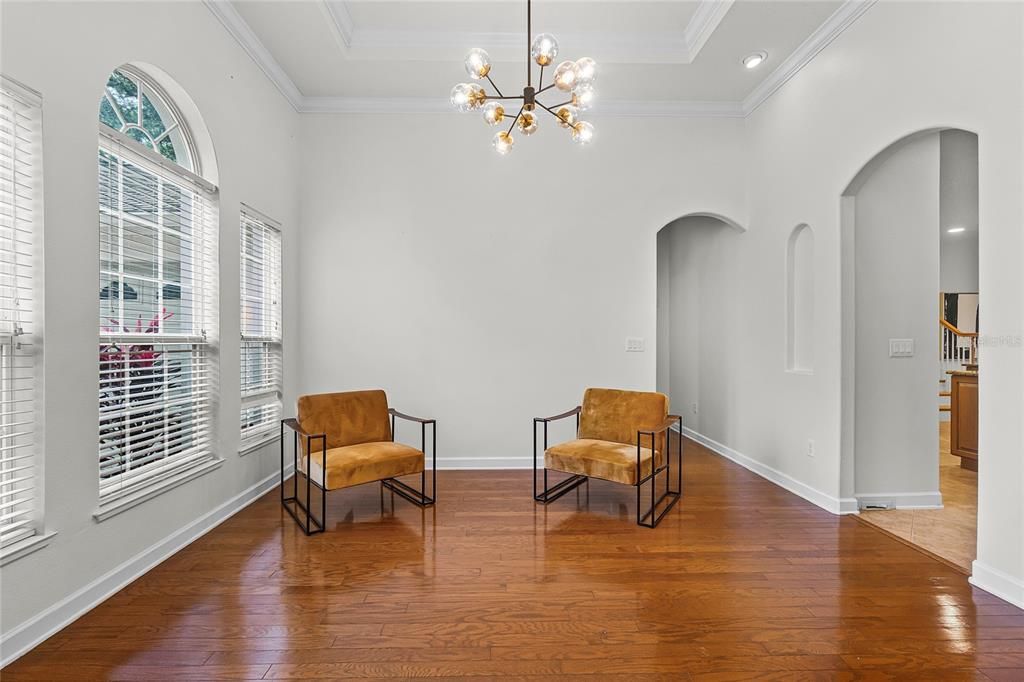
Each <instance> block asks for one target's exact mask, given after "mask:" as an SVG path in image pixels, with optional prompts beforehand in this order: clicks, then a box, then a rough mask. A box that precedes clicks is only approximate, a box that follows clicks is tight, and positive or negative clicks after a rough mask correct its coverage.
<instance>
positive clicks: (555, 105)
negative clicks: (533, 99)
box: [541, 99, 572, 107]
mask: <svg viewBox="0 0 1024 682" xmlns="http://www.w3.org/2000/svg"><path fill="white" fill-rule="evenodd" d="M566 104H572V100H571V99H567V100H565V101H564V102H559V103H558V104H553V105H551V106H552V107H564V106H565V105H566ZM541 106H544V105H543V104H542V105H541Z"/></svg>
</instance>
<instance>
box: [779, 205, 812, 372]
mask: <svg viewBox="0 0 1024 682" xmlns="http://www.w3.org/2000/svg"><path fill="white" fill-rule="evenodd" d="M814 267H815V259H814V232H813V231H812V230H811V227H810V225H808V224H807V223H800V224H799V225H797V226H796V227H794V228H793V230H792V232H790V233H789V239H788V240H787V241H786V370H787V371H790V372H796V373H800V374H813V372H814V306H815V296H814Z"/></svg>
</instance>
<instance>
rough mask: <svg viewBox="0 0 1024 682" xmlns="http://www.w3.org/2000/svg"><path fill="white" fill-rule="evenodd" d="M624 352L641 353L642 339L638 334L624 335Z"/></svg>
mask: <svg viewBox="0 0 1024 682" xmlns="http://www.w3.org/2000/svg"><path fill="white" fill-rule="evenodd" d="M626 352H627V353H643V352H644V340H643V339H642V338H640V337H638V336H627V337H626Z"/></svg>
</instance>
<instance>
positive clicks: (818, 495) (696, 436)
mask: <svg viewBox="0 0 1024 682" xmlns="http://www.w3.org/2000/svg"><path fill="white" fill-rule="evenodd" d="M676 430H677V431H678V429H676ZM682 433H683V435H684V436H686V437H687V438H689V439H690V440H693V441H696V442H698V443H700V444H701V445H703V446H704V447H706V448H707V449H708V450H711V451H712V452H714V453H716V454H718V455H721V456H722V457H725V458H726V459H728V460H731V461H733V462H735V463H736V464H739V465H740V466H741V467H743V468H744V469H748V470H750V471H752V472H754V473H755V474H757V475H758V476H760V477H761V478H764V479H766V480H768V481H770V482H772V483H774V484H775V485H777V486H779V487H780V488H782V489H784V490H788V491H789V492H791V493H793V494H794V495H796V496H798V497H802V498H803V499H805V500H807V501H808V502H810V503H811V504H814V505H817V506H819V507H821V508H822V509H824V510H825V511H827V512H830V513H832V514H853V513H856V509H853V510H851V509H850V504H849V502H850V500H849V499H843V500H840V499H839V498H837V497H832V496H831V495H827V494H825V493H823V492H821V491H820V490H817V489H816V488H812V487H811V486H809V485H807V484H805V483H801V482H800V481H798V480H796V479H795V478H793V477H792V476H790V475H789V474H784V473H782V472H781V471H779V470H778V469H774V468H772V467H770V466H768V465H767V464H762V463H761V462H758V461H757V460H756V459H753V458H751V457H748V456H747V455H744V454H743V453H741V452H738V451H736V450H733V449H732V448H730V447H729V446H727V445H723V444H721V443H719V442H718V441H716V440H713V439H711V438H708V437H707V436H705V435H704V434H701V433H697V432H696V431H694V430H693V429H691V428H688V427H686V426H684V427H683V431H682Z"/></svg>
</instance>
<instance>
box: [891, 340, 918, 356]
mask: <svg viewBox="0 0 1024 682" xmlns="http://www.w3.org/2000/svg"><path fill="white" fill-rule="evenodd" d="M913 356H914V339H889V357H890V358H910V357H913Z"/></svg>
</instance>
